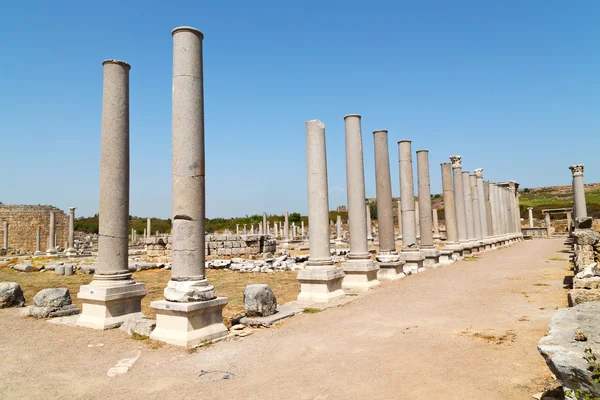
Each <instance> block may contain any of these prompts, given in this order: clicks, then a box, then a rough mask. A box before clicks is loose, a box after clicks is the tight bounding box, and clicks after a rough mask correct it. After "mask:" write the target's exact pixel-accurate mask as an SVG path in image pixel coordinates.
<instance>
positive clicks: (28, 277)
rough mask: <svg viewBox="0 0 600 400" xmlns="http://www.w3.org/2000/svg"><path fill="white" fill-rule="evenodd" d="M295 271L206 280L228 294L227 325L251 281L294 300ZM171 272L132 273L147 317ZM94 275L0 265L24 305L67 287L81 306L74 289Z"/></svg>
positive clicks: (1, 276)
mask: <svg viewBox="0 0 600 400" xmlns="http://www.w3.org/2000/svg"><path fill="white" fill-rule="evenodd" d="M296 275H297V272H278V273H273V274H265V273H238V272H230V271H228V270H208V271H207V278H208V281H209V282H210V283H211V284H212V285H213V286H214V287H215V291H216V294H217V296H220V297H228V298H229V304H227V307H225V309H224V310H223V320H224V322H225V323H226V325H228V326H229V325H230V324H231V319H232V318H234V317H237V316H239V315H241V314H242V313H243V311H244V299H243V295H244V288H245V287H246V285H248V284H251V283H266V284H267V285H269V286H270V287H271V289H273V292H274V293H275V296H276V297H277V303H279V304H283V303H286V302H288V301H292V300H296V298H297V297H298V293H300V283H299V282H298V280H297V279H296ZM170 276H171V271H166V270H162V269H154V270H146V271H140V272H135V273H134V274H133V279H135V280H136V281H138V282H141V283H145V284H146V290H147V291H148V294H147V295H146V296H145V297H144V298H143V299H142V312H143V313H144V314H145V315H146V316H147V317H148V318H155V314H154V310H153V309H152V308H150V302H151V301H154V300H160V299H163V298H164V296H163V291H164V288H165V287H166V285H167V282H168V281H169V278H170ZM92 279H93V275H83V274H80V273H77V274H75V275H72V276H64V275H63V276H58V275H55V274H54V272H53V271H47V272H31V273H25V272H18V271H14V270H12V269H9V268H6V267H4V268H0V282H3V281H4V282H6V281H8V282H17V283H18V284H19V285H20V286H21V289H22V290H23V293H24V294H25V299H26V300H27V304H28V305H30V304H32V303H33V296H35V294H36V293H37V292H39V291H40V290H42V289H45V288H52V287H66V288H68V289H69V292H70V293H71V298H72V299H73V302H74V303H75V304H77V306H79V307H80V308H81V301H79V300H78V299H77V292H79V287H80V286H81V285H85V284H88V283H90V282H91V281H92Z"/></svg>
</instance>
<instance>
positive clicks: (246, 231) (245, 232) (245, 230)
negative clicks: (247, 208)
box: [244, 224, 248, 235]
mask: <svg viewBox="0 0 600 400" xmlns="http://www.w3.org/2000/svg"><path fill="white" fill-rule="evenodd" d="M247 234H248V230H247V229H246V224H244V235H247Z"/></svg>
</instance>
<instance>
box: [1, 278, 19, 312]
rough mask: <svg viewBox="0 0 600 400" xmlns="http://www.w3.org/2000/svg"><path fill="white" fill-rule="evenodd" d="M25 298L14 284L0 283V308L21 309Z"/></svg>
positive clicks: (16, 284)
mask: <svg viewBox="0 0 600 400" xmlns="http://www.w3.org/2000/svg"><path fill="white" fill-rule="evenodd" d="M24 305H25V296H23V291H22V290H21V286H19V284H18V283H16V282H0V308H8V307H23V306H24Z"/></svg>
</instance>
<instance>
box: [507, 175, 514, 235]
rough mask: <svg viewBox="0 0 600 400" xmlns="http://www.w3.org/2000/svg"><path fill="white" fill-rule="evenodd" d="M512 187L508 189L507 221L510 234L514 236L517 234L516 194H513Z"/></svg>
mask: <svg viewBox="0 0 600 400" xmlns="http://www.w3.org/2000/svg"><path fill="white" fill-rule="evenodd" d="M511 189H513V188H512V187H510V186H508V187H507V188H506V205H507V214H506V215H507V219H508V233H509V234H510V236H513V234H514V232H515V209H514V203H513V199H514V192H511Z"/></svg>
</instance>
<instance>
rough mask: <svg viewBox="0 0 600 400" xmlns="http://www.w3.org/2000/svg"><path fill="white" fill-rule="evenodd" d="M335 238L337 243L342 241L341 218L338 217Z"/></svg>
mask: <svg viewBox="0 0 600 400" xmlns="http://www.w3.org/2000/svg"><path fill="white" fill-rule="evenodd" d="M335 238H336V240H337V241H341V240H342V216H341V215H338V216H337V220H336V224H335Z"/></svg>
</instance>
